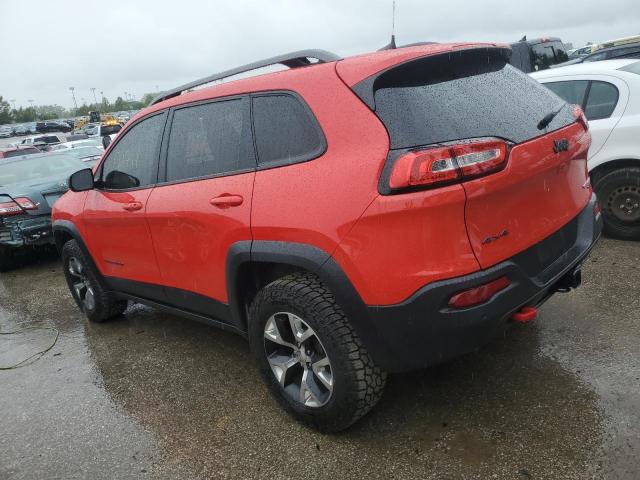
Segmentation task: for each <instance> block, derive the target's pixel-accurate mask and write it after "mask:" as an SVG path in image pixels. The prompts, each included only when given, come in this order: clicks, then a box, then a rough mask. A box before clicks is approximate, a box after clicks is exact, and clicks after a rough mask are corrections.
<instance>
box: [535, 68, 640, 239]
mask: <svg viewBox="0 0 640 480" xmlns="http://www.w3.org/2000/svg"><path fill="white" fill-rule="evenodd" d="M531 76H532V77H533V78H535V79H536V80H538V81H539V82H540V83H542V84H544V85H545V86H546V87H548V88H549V89H551V90H552V91H553V92H554V93H556V94H557V95H558V96H560V97H561V98H562V99H564V100H565V101H566V102H568V103H573V104H577V105H580V106H581V107H582V109H583V110H584V113H585V115H586V116H587V119H588V120H589V130H590V132H591V138H592V141H591V148H590V149H589V172H590V174H591V183H592V184H593V188H594V190H595V192H596V194H597V195H598V200H599V203H600V206H601V208H602V214H603V218H604V228H605V231H606V232H607V233H608V234H609V235H611V236H613V237H616V238H621V239H634V240H640V61H638V60H637V59H625V60H604V61H601V62H590V63H581V64H577V65H569V66H566V67H561V68H554V69H550V70H543V71H539V72H534V73H532V74H531Z"/></svg>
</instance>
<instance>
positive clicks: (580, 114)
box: [573, 105, 589, 130]
mask: <svg viewBox="0 0 640 480" xmlns="http://www.w3.org/2000/svg"><path fill="white" fill-rule="evenodd" d="M573 114H574V115H575V117H576V119H577V120H578V123H580V125H582V126H583V127H584V129H585V130H589V121H588V120H587V116H586V115H585V114H584V111H583V110H582V107H580V105H574V106H573Z"/></svg>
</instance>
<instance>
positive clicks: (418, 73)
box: [374, 51, 575, 149]
mask: <svg viewBox="0 0 640 480" xmlns="http://www.w3.org/2000/svg"><path fill="white" fill-rule="evenodd" d="M374 88H375V89H376V92H375V108H376V113H377V114H378V116H379V117H380V119H381V120H382V122H383V123H384V124H385V126H386V127H387V130H388V131H389V135H390V137H391V148H393V149H396V148H410V147H416V146H420V145H430V144H434V143H441V142H450V141H454V140H460V139H468V138H478V137H498V138H503V139H505V140H509V141H512V142H515V143H520V142H524V141H526V140H529V139H531V138H534V137H538V136H540V135H542V134H543V133H544V131H540V130H539V129H538V127H537V126H538V123H539V122H540V120H542V119H543V118H544V117H545V115H547V114H548V113H550V112H554V111H556V110H558V109H561V110H560V111H559V113H558V114H557V115H556V116H555V117H554V118H553V120H552V121H551V123H550V124H549V126H548V130H547V131H551V130H556V129H558V128H561V127H563V126H565V125H568V124H570V123H572V122H574V121H575V118H574V116H573V113H572V111H571V109H570V108H562V106H563V105H566V103H565V102H564V101H563V100H562V99H560V98H558V97H557V96H556V95H555V94H553V93H551V92H550V91H549V90H548V89H547V88H545V87H543V86H542V85H540V84H539V83H538V82H536V81H535V80H533V79H532V78H530V77H528V76H527V75H525V74H523V73H522V72H520V71H519V70H517V69H515V68H514V67H512V66H511V65H509V64H507V63H506V61H505V60H504V59H502V58H500V57H497V56H491V55H489V54H486V53H483V52H479V51H476V52H474V51H468V52H460V53H458V54H456V55H452V54H448V55H446V56H439V57H428V58H426V59H422V60H417V61H413V62H409V63H407V64H405V65H403V66H400V67H397V68H394V69H392V70H390V71H389V72H388V73H386V74H384V75H383V76H381V77H380V78H379V79H378V80H377V81H376V84H375V85H374Z"/></svg>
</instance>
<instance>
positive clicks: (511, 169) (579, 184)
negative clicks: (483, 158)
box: [463, 122, 591, 268]
mask: <svg viewBox="0 0 640 480" xmlns="http://www.w3.org/2000/svg"><path fill="white" fill-rule="evenodd" d="M565 140H566V142H567V143H568V145H567V143H565V142H564V141H565ZM590 141H591V140H590V135H589V133H588V132H586V131H585V130H584V128H583V126H582V125H581V124H580V123H578V122H576V123H573V124H571V125H568V126H566V127H564V128H561V129H559V130H556V131H554V132H552V133H550V134H547V135H544V136H541V137H537V138H534V139H532V140H529V141H527V142H524V143H520V144H517V145H515V146H514V147H513V148H512V150H511V152H510V154H509V160H508V164H507V167H506V168H505V169H504V170H503V171H501V172H499V173H496V174H494V175H490V176H487V177H484V178H479V179H476V180H472V181H468V182H465V183H463V186H464V189H465V191H466V194H467V203H466V207H465V216H466V222H467V230H468V233H469V240H470V242H471V246H472V248H473V251H474V253H475V255H476V257H477V259H478V262H479V263H480V265H481V266H482V268H487V267H490V266H492V265H494V264H496V263H498V262H501V261H503V260H506V259H508V258H510V257H512V256H514V255H515V254H517V253H519V252H521V251H523V250H525V249H527V248H529V247H531V246H533V245H535V244H536V243H538V242H540V241H541V240H543V239H544V238H546V237H548V236H549V235H551V234H552V233H553V232H555V231H557V230H559V229H560V228H562V227H563V226H564V225H566V224H567V223H568V222H569V221H570V220H571V219H573V218H574V217H575V216H576V215H578V213H579V212H580V211H581V210H582V209H583V208H584V207H585V205H586V204H587V203H588V201H589V198H590V197H591V187H590V184H589V181H588V173H587V166H586V165H587V151H588V148H589V144H590ZM558 145H559V146H566V147H567V150H562V148H558ZM556 150H558V152H556ZM573 241H575V239H573V240H571V239H560V240H559V242H560V243H563V242H564V243H567V245H566V247H567V248H568V246H570V245H572V244H573ZM556 247H557V248H555V249H554V251H555V252H557V256H559V255H560V254H562V253H563V252H564V251H565V250H566V248H565V245H561V244H558V245H556Z"/></svg>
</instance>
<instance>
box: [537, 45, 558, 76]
mask: <svg viewBox="0 0 640 480" xmlns="http://www.w3.org/2000/svg"><path fill="white" fill-rule="evenodd" d="M531 50H532V51H533V64H534V68H535V69H536V70H545V69H547V68H549V66H551V65H555V64H556V63H558V62H556V57H555V55H554V53H553V47H552V46H551V44H550V43H539V44H537V45H533V46H532V47H531Z"/></svg>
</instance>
